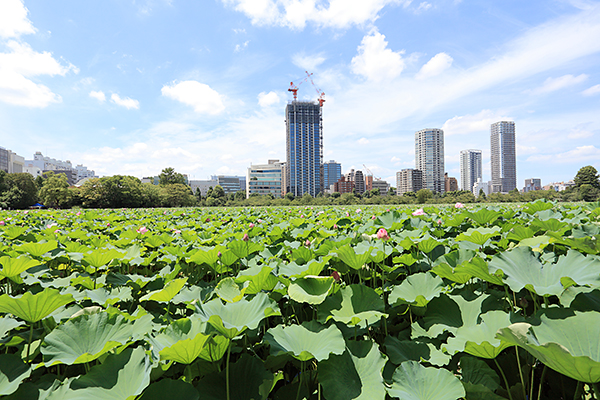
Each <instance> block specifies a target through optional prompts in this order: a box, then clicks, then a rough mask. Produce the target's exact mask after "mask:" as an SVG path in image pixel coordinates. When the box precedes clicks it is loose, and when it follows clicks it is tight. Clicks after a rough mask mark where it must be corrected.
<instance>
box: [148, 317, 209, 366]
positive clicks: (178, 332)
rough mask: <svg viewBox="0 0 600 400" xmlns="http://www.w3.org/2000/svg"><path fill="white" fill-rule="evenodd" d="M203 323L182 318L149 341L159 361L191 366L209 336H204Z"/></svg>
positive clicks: (195, 319)
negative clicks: (157, 354)
mask: <svg viewBox="0 0 600 400" xmlns="http://www.w3.org/2000/svg"><path fill="white" fill-rule="evenodd" d="M204 328H205V323H202V322H201V321H200V320H199V319H197V318H194V319H188V318H182V319H178V320H176V321H174V322H173V323H172V324H171V325H169V326H168V327H167V328H166V329H165V331H164V332H161V333H159V334H158V335H156V336H155V337H153V338H151V339H150V342H151V343H152V345H153V350H155V351H158V353H159V355H160V358H161V360H173V361H176V362H178V363H181V364H191V363H192V362H194V361H195V360H196V358H198V356H199V355H200V353H202V350H203V349H204V346H205V344H206V342H207V341H208V339H209V338H210V335H205V334H204V333H203V332H204Z"/></svg>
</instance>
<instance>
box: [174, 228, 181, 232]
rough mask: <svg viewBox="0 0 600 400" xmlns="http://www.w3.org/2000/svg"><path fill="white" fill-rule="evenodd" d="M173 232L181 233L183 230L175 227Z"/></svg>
mask: <svg viewBox="0 0 600 400" xmlns="http://www.w3.org/2000/svg"><path fill="white" fill-rule="evenodd" d="M173 233H181V231H180V230H179V229H175V230H174V231H173Z"/></svg>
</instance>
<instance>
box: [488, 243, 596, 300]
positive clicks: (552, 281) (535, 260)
mask: <svg viewBox="0 0 600 400" xmlns="http://www.w3.org/2000/svg"><path fill="white" fill-rule="evenodd" d="M489 269H490V271H491V272H496V271H498V270H500V271H502V272H503V273H504V275H505V281H506V283H507V284H508V285H509V286H510V288H511V289H512V290H513V291H515V292H518V291H520V290H521V289H523V288H528V289H530V290H533V291H534V292H535V293H537V294H538V295H540V296H543V295H560V293H561V292H562V291H563V290H564V289H565V288H567V287H569V286H571V285H572V284H578V285H595V286H598V285H600V260H598V259H597V258H595V257H591V256H590V257H585V256H584V255H582V254H581V253H578V252H575V251H569V252H568V253H567V255H565V256H561V257H560V258H559V259H558V262H556V263H555V264H552V263H546V264H542V262H541V261H540V259H539V255H536V253H534V252H532V251H531V250H530V249H529V248H526V247H518V248H515V249H513V250H511V251H507V252H504V253H500V254H497V255H495V256H494V257H493V258H492V261H490V264H489ZM565 279H566V280H565ZM563 283H564V284H563Z"/></svg>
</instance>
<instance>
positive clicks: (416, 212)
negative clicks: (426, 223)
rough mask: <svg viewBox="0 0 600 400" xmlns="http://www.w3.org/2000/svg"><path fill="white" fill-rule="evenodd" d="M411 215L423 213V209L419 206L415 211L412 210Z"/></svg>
mask: <svg viewBox="0 0 600 400" xmlns="http://www.w3.org/2000/svg"><path fill="white" fill-rule="evenodd" d="M412 215H414V216H415V217H416V216H417V215H425V211H423V209H422V208H419V209H418V210H417V211H415V212H413V213H412Z"/></svg>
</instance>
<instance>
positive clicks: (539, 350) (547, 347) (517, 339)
mask: <svg viewBox="0 0 600 400" xmlns="http://www.w3.org/2000/svg"><path fill="white" fill-rule="evenodd" d="M497 336H498V337H499V338H500V339H502V340H504V341H506V342H508V343H510V344H511V345H516V346H519V347H522V348H524V349H525V350H527V351H528V352H529V353H531V354H532V355H533V356H534V357H536V358H537V359H538V360H540V361H541V362H543V363H544V364H546V365H547V366H549V367H550V368H552V369H554V370H555V371H558V372H560V373H561V374H563V375H566V376H568V377H570V378H573V379H575V380H578V381H582V382H588V383H596V382H600V342H599V341H598V338H599V337H600V313H597V312H575V316H572V317H568V318H565V319H550V318H548V317H547V316H546V315H542V317H541V323H540V325H537V326H532V325H530V324H528V323H524V322H521V323H516V324H512V325H510V326H509V327H507V328H504V329H500V330H499V331H498V334H497Z"/></svg>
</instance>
